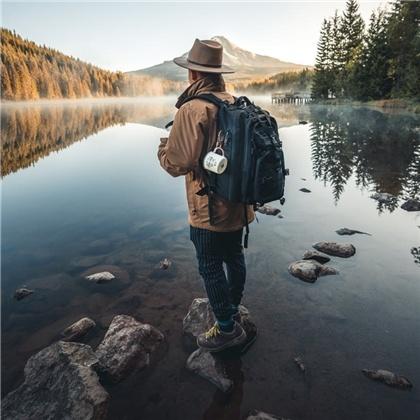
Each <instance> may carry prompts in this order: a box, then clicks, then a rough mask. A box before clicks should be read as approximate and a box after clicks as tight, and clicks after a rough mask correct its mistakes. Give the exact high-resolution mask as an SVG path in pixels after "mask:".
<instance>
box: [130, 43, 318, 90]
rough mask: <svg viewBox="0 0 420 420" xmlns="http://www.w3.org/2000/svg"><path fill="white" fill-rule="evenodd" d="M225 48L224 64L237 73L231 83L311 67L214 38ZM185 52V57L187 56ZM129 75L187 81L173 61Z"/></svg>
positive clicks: (232, 77)
mask: <svg viewBox="0 0 420 420" xmlns="http://www.w3.org/2000/svg"><path fill="white" fill-rule="evenodd" d="M211 39H213V40H214V41H218V42H220V43H221V44H222V46H223V62H224V63H225V64H227V65H228V66H231V67H233V68H234V69H235V70H236V72H235V73H233V74H231V75H230V74H227V75H225V78H226V80H228V81H231V82H237V81H246V80H255V79H264V78H266V77H269V76H273V75H275V74H277V73H283V72H291V71H292V72H293V71H300V70H303V69H305V68H310V66H306V65H302V64H295V63H288V62H285V61H281V60H279V59H277V58H274V57H269V56H266V55H260V54H256V53H253V52H251V51H247V50H244V49H242V48H240V47H238V46H237V45H235V44H234V43H233V42H231V41H229V40H228V39H227V38H225V37H223V36H214V37H213V38H211ZM187 55H188V52H185V53H184V54H183V56H185V57H186V56H187ZM128 74H135V75H148V76H155V77H160V78H162V79H167V80H174V81H180V80H185V69H183V68H181V67H179V66H177V65H176V64H174V63H173V61H172V59H171V60H168V61H164V62H163V63H161V64H157V65H155V66H152V67H148V68H145V69H140V70H136V71H132V72H129V73H128Z"/></svg>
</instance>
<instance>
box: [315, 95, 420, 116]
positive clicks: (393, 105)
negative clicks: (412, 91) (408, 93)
mask: <svg viewBox="0 0 420 420" xmlns="http://www.w3.org/2000/svg"><path fill="white" fill-rule="evenodd" d="M310 105H324V106H328V105H348V106H355V107H356V106H357V107H367V108H373V109H377V110H379V111H387V112H389V111H391V112H392V111H396V112H401V111H406V112H409V113H413V114H420V102H419V101H416V100H415V99H403V98H398V99H397V98H396V99H378V100H374V101H366V102H363V101H355V100H352V99H326V100H321V101H314V102H311V103H310Z"/></svg>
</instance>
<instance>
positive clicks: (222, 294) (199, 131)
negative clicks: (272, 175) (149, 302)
mask: <svg viewBox="0 0 420 420" xmlns="http://www.w3.org/2000/svg"><path fill="white" fill-rule="evenodd" d="M222 57H223V47H222V45H221V44H219V43H218V42H216V41H212V40H202V41H200V40H198V39H196V40H195V42H194V45H193V47H192V48H191V50H190V51H189V54H188V57H186V58H185V57H177V58H175V59H174V62H175V63H176V64H177V65H179V66H181V67H184V68H186V69H188V81H189V83H190V85H189V86H188V87H187V89H186V90H185V91H184V92H183V93H182V94H181V96H180V97H179V98H178V101H177V103H176V105H175V106H176V107H177V108H178V112H177V113H176V115H175V119H174V123H173V127H172V130H171V132H170V134H169V138H163V139H161V144H160V146H159V151H158V158H159V161H160V164H161V166H162V167H163V168H164V169H165V170H166V171H167V172H168V173H169V174H171V175H172V176H175V177H176V176H180V175H185V181H186V190H187V200H188V210H189V217H188V221H189V224H190V239H191V241H192V242H193V244H194V246H195V249H196V254H197V259H198V267H199V272H200V274H201V276H202V277H203V280H204V285H205V289H206V292H207V296H208V298H209V302H210V305H211V307H212V309H213V312H214V315H215V317H216V320H217V321H216V323H215V324H214V326H213V327H212V328H210V330H209V331H207V332H205V333H204V334H201V335H200V336H199V337H198V338H197V344H198V345H199V346H200V347H201V348H203V349H205V350H208V351H212V352H216V351H220V350H223V349H225V348H228V347H232V346H235V345H239V344H242V343H244V342H245V340H246V333H245V331H244V329H243V328H242V326H241V325H240V315H239V312H238V305H239V304H240V302H241V299H242V294H243V290H244V284H245V276H246V267H245V259H244V254H243V248H242V235H243V227H244V226H245V225H246V223H247V221H246V220H245V212H244V205H243V204H240V203H232V202H228V201H226V200H224V199H223V198H221V197H218V196H214V195H213V196H212V199H211V200H209V197H208V196H207V195H206V194H202V193H201V194H197V193H199V192H202V191H204V189H205V186H206V183H205V180H206V174H205V170H204V169H203V166H202V162H203V157H204V156H205V154H206V153H207V152H208V151H210V150H213V149H214V147H215V144H216V141H217V134H218V133H217V112H218V108H217V106H216V105H214V104H212V103H210V102H208V101H206V100H203V99H198V98H195V99H191V100H189V101H187V102H186V100H187V99H188V98H190V97H191V96H193V95H198V94H201V93H204V92H206V93H212V94H214V95H215V96H217V97H218V98H220V99H222V100H225V101H228V102H229V103H233V102H234V97H233V96H232V95H231V94H229V93H228V92H226V90H225V83H224V80H223V77H222V73H233V70H232V69H230V68H228V67H227V66H225V65H223V64H222ZM209 205H210V206H211V208H210V209H209ZM209 210H210V211H209ZM210 213H211V215H212V217H211V218H210V217H209V214H210ZM246 216H247V219H248V223H250V222H251V221H252V220H253V219H254V212H253V209H252V206H247V208H246ZM223 263H225V264H226V271H227V276H226V274H225V271H224V268H223Z"/></svg>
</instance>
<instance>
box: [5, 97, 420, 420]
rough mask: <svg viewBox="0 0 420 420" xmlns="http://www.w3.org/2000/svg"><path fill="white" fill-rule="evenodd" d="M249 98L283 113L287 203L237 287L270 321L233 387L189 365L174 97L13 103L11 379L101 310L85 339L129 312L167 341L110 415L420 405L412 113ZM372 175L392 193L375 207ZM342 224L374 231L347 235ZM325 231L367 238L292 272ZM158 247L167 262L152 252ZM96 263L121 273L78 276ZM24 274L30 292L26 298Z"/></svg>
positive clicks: (257, 235)
mask: <svg viewBox="0 0 420 420" xmlns="http://www.w3.org/2000/svg"><path fill="white" fill-rule="evenodd" d="M256 100H257V102H259V103H261V105H263V106H264V107H266V108H268V109H269V110H270V112H272V113H273V114H274V115H275V116H276V118H277V120H278V123H279V127H280V136H281V139H282V140H283V143H284V150H285V154H286V163H287V166H288V167H289V169H290V172H291V175H290V176H289V177H288V178H287V186H286V203H285V205H284V206H283V207H282V215H283V216H284V218H282V219H279V218H277V217H272V216H264V215H259V216H258V219H259V223H255V222H254V223H253V224H252V225H251V236H250V247H249V249H248V250H247V251H246V257H247V262H248V273H249V274H248V281H247V286H246V293H245V298H244V303H245V304H246V305H247V307H248V308H249V309H250V311H251V313H252V315H253V318H254V320H255V322H256V323H257V325H258V327H259V332H260V335H259V338H258V340H257V341H256V343H255V344H254V346H253V347H252V348H251V349H250V351H249V352H248V353H247V354H246V355H245V356H243V357H242V358H241V359H240V360H236V361H234V362H232V363H230V364H229V366H228V369H229V373H230V375H232V377H233V378H234V380H235V388H234V391H233V393H232V394H231V395H229V396H225V395H223V394H222V393H220V392H219V391H216V390H215V388H214V387H213V386H212V385H211V384H209V383H207V382H206V381H204V380H203V379H201V378H199V377H197V376H195V375H194V374H191V373H189V372H188V371H186V370H185V368H184V364H185V360H186V358H187V356H188V353H187V352H186V351H185V349H184V347H183V346H182V339H181V334H182V318H183V316H184V315H185V313H186V311H187V309H188V306H189V304H190V303H191V301H192V299H193V298H194V297H197V296H204V290H203V287H202V283H201V280H200V278H199V275H198V272H197V269H196V261H195V256H194V252H193V247H192V244H191V243H190V241H189V233H188V226H187V220H186V201H185V193H184V184H183V179H182V178H176V179H174V178H171V177H170V176H169V175H167V174H166V173H165V172H164V171H162V170H161V168H160V167H159V164H158V162H157V158H156V150H157V145H158V143H159V137H160V136H161V135H163V134H164V133H165V132H164V130H163V128H162V127H163V126H164V124H165V123H166V122H167V121H169V120H170V119H171V117H172V116H173V114H174V111H175V109H174V108H173V103H174V98H165V99H162V98H154V99H149V100H147V99H139V100H136V101H128V100H127V101H77V102H72V103H48V104H43V105H37V104H25V105H8V106H4V107H3V110H2V115H1V118H2V146H3V152H2V167H1V169H2V175H3V189H2V217H3V219H2V221H3V226H2V320H3V323H2V328H3V330H2V332H3V335H2V355H3V357H2V392H3V394H5V393H7V392H9V391H10V390H12V389H13V388H15V387H16V386H18V385H19V383H20V381H21V380H22V378H23V367H24V364H25V362H26V360H27V359H28V358H29V357H30V356H31V355H32V354H33V353H35V352H36V351H38V350H40V349H41V348H43V347H45V346H47V345H49V344H50V343H52V342H53V341H55V340H56V339H58V338H59V336H60V332H61V331H62V330H63V329H64V328H65V327H66V326H68V325H69V324H71V323H72V322H74V321H76V320H78V319H79V318H81V317H82V316H89V317H91V318H93V319H94V320H95V321H96V322H97V324H98V327H97V328H96V329H95V331H94V332H93V333H92V334H91V335H90V336H88V337H87V338H86V340H85V342H87V343H89V344H91V345H93V346H95V345H96V344H97V343H98V342H99V341H100V340H101V338H102V336H103V335H104V333H105V331H106V327H107V325H108V324H109V322H110V321H111V319H112V317H113V316H114V315H116V314H120V313H126V314H130V315H133V316H134V317H136V318H137V319H139V320H141V321H144V322H148V323H151V324H153V325H155V326H156V327H157V328H159V329H161V330H162V331H163V332H164V333H165V335H166V336H167V341H168V344H169V345H168V350H167V352H166V354H165V355H164V356H163V358H162V360H160V361H159V362H158V363H157V365H156V366H155V367H154V368H152V369H150V370H149V371H146V372H144V373H142V374H140V375H137V376H134V377H131V378H130V379H128V380H126V381H125V382H123V383H121V384H120V385H118V386H114V387H113V388H111V389H109V391H110V393H111V395H112V399H111V406H110V415H109V418H110V419H138V418H139V417H141V418H142V419H201V418H202V419H229V420H231V419H232V420H234V419H239V418H241V417H242V416H244V415H245V414H247V413H248V412H249V411H250V410H252V409H259V410H264V411H267V412H271V413H273V414H277V415H278V416H283V417H287V418H291V419H295V420H296V419H356V418H357V419H377V418H378V419H379V418H380V419H417V418H419V416H420V393H419V390H418V389H419V385H420V363H419V354H420V328H419V327H420V266H419V260H418V254H416V250H417V249H418V247H420V229H419V225H420V214H419V213H415V212H414V213H408V212H406V211H404V210H402V209H400V208H399V206H400V205H401V203H402V202H403V200H404V198H408V197H414V196H416V195H418V194H419V185H420V178H419V174H420V139H419V136H420V134H419V126H420V122H419V118H418V117H417V118H416V117H414V116H411V115H408V114H407V115H403V114H384V113H381V112H378V111H373V110H368V109H365V108H341V107H335V108H323V107H308V106H300V107H293V106H292V107H290V106H289V107H286V106H279V105H271V104H269V103H268V101H267V100H266V99H263V98H256ZM299 120H307V121H308V122H309V124H306V125H299V124H298V122H299ZM302 178H304V179H305V180H303V179H302ZM302 187H306V188H308V189H310V190H311V193H309V194H308V193H303V192H300V191H299V189H300V188H302ZM375 191H380V192H388V193H392V194H393V195H395V196H396V199H395V200H394V202H393V203H392V204H390V205H388V206H380V205H378V203H377V202H376V201H374V200H373V199H371V198H370V195H371V194H372V192H375ZM273 204H274V205H277V204H276V203H273ZM341 227H348V228H353V229H357V230H361V231H364V232H368V233H370V234H371V235H372V236H367V235H355V236H350V237H347V236H344V237H340V236H338V235H337V234H336V233H335V230H336V229H338V228H341ZM320 240H338V241H343V242H351V243H353V244H354V245H355V247H356V249H357V253H356V255H355V256H354V257H352V258H350V259H339V258H332V262H331V263H330V265H332V266H334V267H336V268H337V269H338V270H339V271H340V275H338V276H330V277H323V278H320V279H318V281H317V282H316V283H315V284H307V283H303V282H301V281H300V280H298V279H296V278H293V277H292V276H290V275H289V274H288V272H287V266H288V264H289V263H290V262H292V261H294V260H297V259H299V258H300V257H301V255H302V253H303V252H304V251H305V250H306V249H310V248H311V245H312V244H313V243H314V242H317V241H320ZM416 255H417V257H416ZM164 257H168V258H170V259H171V260H172V261H173V264H172V266H171V268H170V269H169V270H167V271H161V270H159V269H158V268H157V267H158V264H159V261H160V260H161V259H162V258H164ZM97 265H115V266H118V267H119V268H120V269H123V270H125V271H126V272H127V275H126V277H125V278H124V280H123V281H118V282H114V283H112V282H111V283H110V284H101V285H96V284H95V285H92V284H87V282H86V280H83V278H82V277H81V275H82V274H83V272H84V271H86V270H87V269H89V268H90V267H92V266H97ZM23 285H26V286H28V287H29V288H32V289H34V290H35V293H34V294H33V295H31V296H30V297H28V298H26V299H24V300H22V301H19V302H17V301H15V300H14V299H13V297H12V296H13V292H14V290H15V289H16V288H17V287H21V286H23ZM297 355H300V356H301V357H302V358H303V360H304V361H305V364H306V367H307V373H306V374H305V375H302V373H301V372H300V371H299V370H298V369H297V367H296V366H295V364H294V362H293V358H294V357H296V356H297ZM363 368H371V369H377V368H383V369H390V370H393V371H395V372H397V373H400V374H403V375H405V376H407V377H408V378H409V379H410V380H411V381H412V382H413V383H414V388H413V389H412V391H410V392H404V391H398V390H395V389H392V388H389V387H387V386H385V385H383V384H380V383H375V382H373V381H370V380H368V379H367V378H365V377H364V376H363V375H362V374H361V369H363Z"/></svg>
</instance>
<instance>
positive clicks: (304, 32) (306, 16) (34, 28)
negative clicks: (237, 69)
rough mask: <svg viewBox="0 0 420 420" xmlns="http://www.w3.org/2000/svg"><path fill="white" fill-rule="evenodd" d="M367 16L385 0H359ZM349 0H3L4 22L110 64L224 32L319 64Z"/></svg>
mask: <svg viewBox="0 0 420 420" xmlns="http://www.w3.org/2000/svg"><path fill="white" fill-rule="evenodd" d="M359 4H360V11H361V13H362V16H363V18H364V19H365V21H366V22H368V20H369V16H370V14H371V12H372V11H373V10H375V9H377V8H378V7H379V6H385V5H386V4H387V3H386V2H385V1H376V0H375V1H373V0H372V1H359ZM344 6H345V0H343V1H309V0H307V1H277V2H265V1H258V2H244V1H242V2H237V1H236V2H233V1H230V2H226V1H219V2H216V1H212V2H205V1H194V2H181V1H178V2H158V1H153V2H137V1H125V2H122V1H114V2H109V1H84V2H75V1H72V2H70V1H48V2H43V3H39V2H35V1H26V2H21V1H16V0H15V1H7V0H6V1H3V2H2V16H1V22H2V23H1V25H2V26H3V27H6V28H8V29H14V30H16V32H17V33H18V34H20V35H21V36H23V37H24V38H28V39H30V40H32V41H35V42H36V43H38V44H45V45H47V46H49V47H52V48H55V49H57V50H60V51H62V52H64V53H65V54H69V55H72V56H74V57H77V58H80V59H81V60H84V61H87V62H90V63H92V64H95V65H97V66H99V67H102V68H105V69H108V70H114V71H115V70H121V71H130V70H138V69H141V68H145V67H149V66H152V65H155V64H159V63H161V62H163V61H164V60H171V59H172V58H173V57H176V56H179V55H181V54H183V53H184V52H186V51H188V50H189V49H190V48H191V46H192V44H193V42H194V39H195V38H199V39H209V38H211V37H212V36H215V35H222V36H225V37H226V38H228V39H229V40H230V41H231V42H233V43H234V44H236V45H238V46H239V47H241V48H244V49H247V50H249V51H252V52H255V53H259V54H264V55H269V56H272V57H276V58H279V59H281V60H284V61H289V62H294V63H299V64H308V65H312V64H313V63H314V61H315V56H316V44H317V41H318V36H319V29H320V27H321V23H322V20H323V19H324V18H325V17H329V16H332V15H333V14H334V11H335V10H336V9H338V11H339V12H341V11H342V10H343V9H344Z"/></svg>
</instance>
